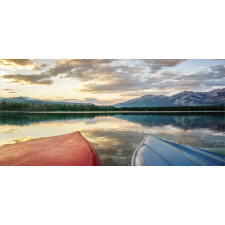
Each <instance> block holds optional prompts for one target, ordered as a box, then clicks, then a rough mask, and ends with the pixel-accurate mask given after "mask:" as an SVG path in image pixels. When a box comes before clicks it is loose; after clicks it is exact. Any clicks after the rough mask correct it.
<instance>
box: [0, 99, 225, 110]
mask: <svg viewBox="0 0 225 225" xmlns="http://www.w3.org/2000/svg"><path fill="white" fill-rule="evenodd" d="M0 110H1V111H26V112H30V111H31V112H43V111H44V112H55V111H225V105H214V106H168V107H122V108H116V107H114V106H97V105H75V104H73V105H72V104H31V103H14V102H6V101H5V100H4V101H2V102H1V103H0Z"/></svg>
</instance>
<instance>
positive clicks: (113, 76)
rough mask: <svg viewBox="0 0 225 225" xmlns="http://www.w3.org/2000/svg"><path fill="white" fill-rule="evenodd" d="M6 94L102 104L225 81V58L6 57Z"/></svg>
mask: <svg viewBox="0 0 225 225" xmlns="http://www.w3.org/2000/svg"><path fill="white" fill-rule="evenodd" d="M0 81H1V85H0V90H1V91H0V96H1V97H6V98H9V97H19V96H24V97H29V98H35V99H42V100H44V99H48V100H57V101H67V102H89V103H94V104H97V105H101V104H104V105H110V104H115V103H120V102H123V101H127V100H130V99H133V98H137V97H141V96H143V95H147V94H153V95H167V96H170V95H173V94H176V93H179V92H182V91H200V92H204V91H211V90H213V89H218V88H224V87H225V59H220V60H216V59H188V60H184V59H0Z"/></svg>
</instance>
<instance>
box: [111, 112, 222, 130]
mask: <svg viewBox="0 0 225 225" xmlns="http://www.w3.org/2000/svg"><path fill="white" fill-rule="evenodd" d="M115 117H117V118H120V119H124V120H128V121H130V122H133V123H138V124H141V125H142V126H148V127H152V126H166V125H173V126H176V127H179V128H182V129H184V130H189V129H197V128H198V129H199V128H208V129H211V130H215V131H219V132H224V131H225V120H224V118H225V117H224V113H210V114H209V113H169V114H168V113H167V114H166V113H157V114H156V113H155V114H154V113H152V114H126V115H125V114H117V115H115Z"/></svg>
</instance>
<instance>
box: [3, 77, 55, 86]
mask: <svg viewBox="0 0 225 225" xmlns="http://www.w3.org/2000/svg"><path fill="white" fill-rule="evenodd" d="M2 78H4V79H9V80H11V82H10V83H17V84H20V85H27V84H32V85H34V84H37V85H50V84H52V83H53V80H51V79H50V77H49V75H46V74H35V75H21V74H15V75H3V76H2Z"/></svg>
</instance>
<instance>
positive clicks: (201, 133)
mask: <svg viewBox="0 0 225 225" xmlns="http://www.w3.org/2000/svg"><path fill="white" fill-rule="evenodd" d="M73 131H80V132H81V133H82V134H83V136H84V137H85V138H87V139H88V140H89V141H90V142H91V143H92V144H93V146H94V148H95V149H96V151H97V153H98V155H99V158H100V161H101V164H102V165H127V164H128V162H129V161H130V159H131V156H132V153H133V152H134V150H135V149H136V148H137V146H138V145H139V144H140V143H141V141H142V139H143V138H144V136H145V135H146V134H150V135H153V136H155V137H159V138H162V139H166V140H170V141H174V142H177V143H181V144H187V145H192V146H196V147H200V148H210V151H218V152H220V154H223V153H224V149H225V115H224V113H113V114H110V113H109V114H107V113H76V114H73V113H53V114H52V113H41V114H38V113H32V114H31V113H1V114H0V136H1V142H0V144H1V145H4V144H12V143H17V142H21V141H26V140H30V139H33V138H40V137H49V136H55V135H60V134H66V133H69V132H73Z"/></svg>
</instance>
